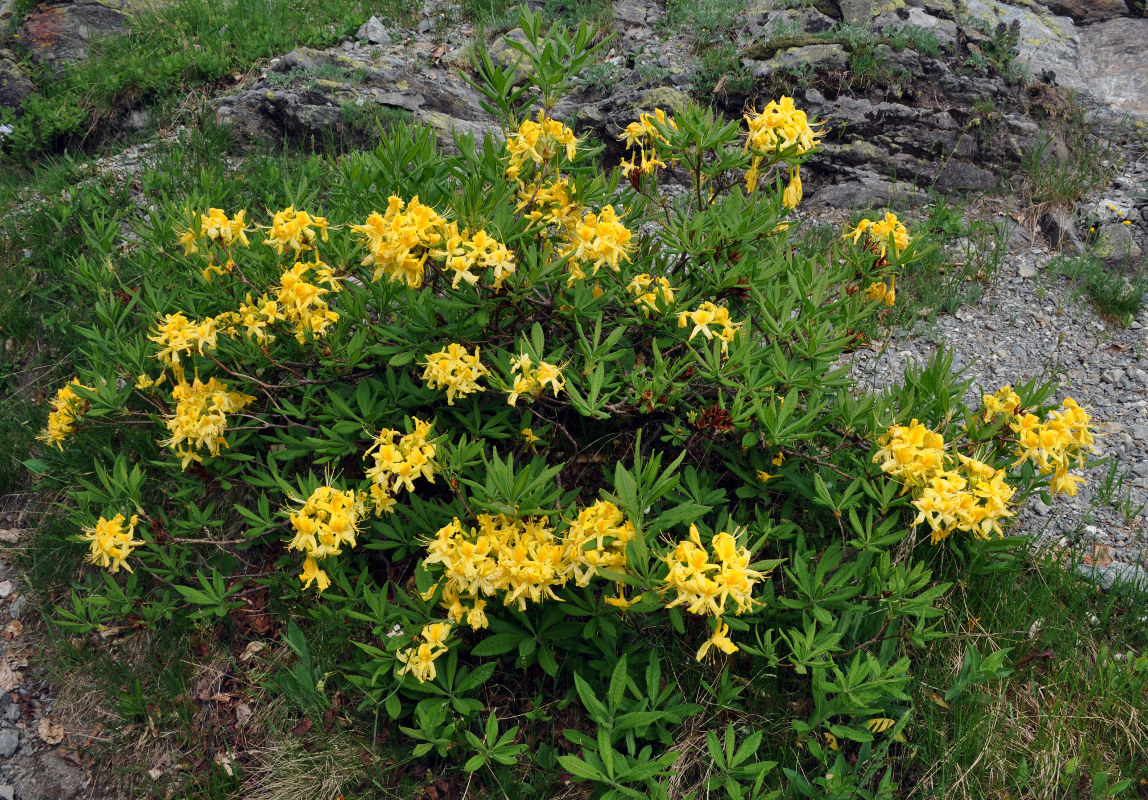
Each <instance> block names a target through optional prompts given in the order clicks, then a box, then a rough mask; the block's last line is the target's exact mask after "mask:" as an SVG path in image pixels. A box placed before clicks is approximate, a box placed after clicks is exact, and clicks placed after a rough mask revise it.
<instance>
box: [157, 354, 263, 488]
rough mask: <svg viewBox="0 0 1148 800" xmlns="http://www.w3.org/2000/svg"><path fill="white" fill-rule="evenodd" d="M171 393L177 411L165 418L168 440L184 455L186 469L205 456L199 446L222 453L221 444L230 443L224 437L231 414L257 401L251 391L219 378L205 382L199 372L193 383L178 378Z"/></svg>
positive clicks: (167, 442)
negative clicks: (237, 389)
mask: <svg viewBox="0 0 1148 800" xmlns="http://www.w3.org/2000/svg"><path fill="white" fill-rule="evenodd" d="M171 396H172V399H174V400H175V401H176V406H175V413H174V414H172V415H170V416H168V417H167V419H166V420H165V422H166V424H167V428H168V430H169V431H170V432H171V438H169V439H168V440H166V441H165V442H164V444H165V445H166V446H167V447H170V448H171V449H172V450H174V451H175V452H176V453H177V454H178V455H179V456H180V457H181V458H182V459H183V468H184V469H187V465H188V464H190V463H191V462H192V461H202V460H203V457H202V456H201V455H200V454H199V453H198V452H196V451H198V450H208V451H209V452H210V453H211V454H212V455H213V456H217V455H219V448H220V447H221V446H223V447H226V446H227V440H226V439H224V438H223V434H224V433H225V432H226V431H227V415H228V414H233V413H235V412H237V411H241V410H243V409H244V408H245V407H246V406H247V405H248V404H250V403H252V402H254V401H255V398H254V397H252V396H251V395H249V394H243V393H242V392H233V391H230V390H229V389H228V387H227V384H225V383H223V382H222V381H219V380H216V379H215V378H211V379H210V380H209V381H208V382H207V383H203V382H201V381H200V380H199V376H198V375H197V376H196V377H195V380H194V381H193V382H192V383H187V382H186V381H184V380H180V381H179V382H177V383H176V385H175V386H174V387H172V390H171Z"/></svg>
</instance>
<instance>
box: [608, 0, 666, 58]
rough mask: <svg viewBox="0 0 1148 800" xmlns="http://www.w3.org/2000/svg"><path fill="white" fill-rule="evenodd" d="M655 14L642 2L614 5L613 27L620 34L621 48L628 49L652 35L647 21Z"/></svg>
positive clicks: (634, 1)
mask: <svg viewBox="0 0 1148 800" xmlns="http://www.w3.org/2000/svg"><path fill="white" fill-rule="evenodd" d="M656 13H657V12H656V11H655V10H654V9H653V7H652V5H651V4H647V3H645V2H643V1H642V0H622V1H621V2H618V3H614V26H615V27H616V28H617V29H618V31H619V32H620V33H621V34H622V47H623V48H626V49H629V48H632V47H633V46H634V45H635V44H637V43H638V42H640V41H644V40H646V39H649V38H650V36H652V35H653V31H651V30H650V27H649V25H648V24H647V20H648V19H650V18H651V17H652V16H653V15H654V14H656Z"/></svg>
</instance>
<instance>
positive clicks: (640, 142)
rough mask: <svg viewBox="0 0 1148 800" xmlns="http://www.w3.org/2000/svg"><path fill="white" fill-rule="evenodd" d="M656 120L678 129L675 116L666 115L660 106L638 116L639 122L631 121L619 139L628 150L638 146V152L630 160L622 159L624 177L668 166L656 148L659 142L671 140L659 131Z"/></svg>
mask: <svg viewBox="0 0 1148 800" xmlns="http://www.w3.org/2000/svg"><path fill="white" fill-rule="evenodd" d="M655 120H656V121H657V123H658V124H660V125H662V126H663V127H666V126H669V127H671V128H673V129H674V130H677V129H678V124H677V123H676V122H674V118H673V117H668V116H666V112H665V111H663V110H662V109H660V108H655V109H654V113H653V114H652V115H651V114H642V115H641V116H640V117H638V121H637V122H631V123H630V124H629V125H627V126H626V130H625V131H623V132H622V135H621V136H619V137H618V139H619V140H620V141H624V142H625V143H626V149H627V150H632V149H634V148H635V147H636V148H638V153H637V155H636V156H630V160H629V161H626V160H625V159H623V160H622V175H623V177H626V178H629V177H630V176H631V175H633V174H634V172H635V171H636V172H639V173H641V174H642V175H650V174H653V172H654V170H656V169H657V168H658V167H664V166H666V163H665V162H664V161H662V160H661V159H659V158H658V154H657V149H656V148H657V146H658V144H659V143H661V144H669V142H668V141H667V140H666V137H665V136H663V135H662V134H661V133H660V132H659V131H658V127H657V124H655Z"/></svg>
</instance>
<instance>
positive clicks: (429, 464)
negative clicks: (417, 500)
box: [363, 417, 438, 514]
mask: <svg viewBox="0 0 1148 800" xmlns="http://www.w3.org/2000/svg"><path fill="white" fill-rule="evenodd" d="M413 419H414V424H415V430H414V432H413V433H408V434H405V435H403V436H401V437H400V436H399V432H398V431H394V430H391V429H390V428H383V429H382V430H381V431H379V435H378V436H377V437H375V443H374V444H373V445H371V448H370V449H369V450H367V452H366V453H365V454H364V455H363V459H364V460H366V459H367V458H368V457H373V458H374V462H375V464H374V466H373V467H371V468H370V469H368V470H367V472H366V476H367V479H368V480H370V481H371V497H372V500H373V501H374V504H375V512H376V514H381V513H383V512H384V511H390V510H391V508H392V507H393V505H394V500H393V496H394V495H396V494H398V493H399V492H400V491H402V490H403V489H406V490H407V491H408V492H413V491H414V481H415V479H416V478H419V477H422V478H425V479H426V481H427V482H428V483H434V474H435V471H436V470H437V469H438V464H437V463H436V462H435V454H436V451H437V448H436V446H435V445H434V444H433V443H432V442H429V441H427V436H428V434H430V432H431V428H432V427H433V425H434V422H433V421H431V422H424V421H423V420H420V419H419V418H418V417H414V418H413ZM396 439H397V440H398V441H397V442H396Z"/></svg>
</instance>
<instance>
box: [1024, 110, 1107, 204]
mask: <svg viewBox="0 0 1148 800" xmlns="http://www.w3.org/2000/svg"><path fill="white" fill-rule="evenodd" d="M1084 127H1085V126H1084V125H1083V120H1082V119H1079V118H1075V119H1072V120H1069V121H1068V122H1067V123H1066V124H1065V133H1066V134H1067V135H1066V137H1065V139H1066V142H1067V146H1068V152H1067V154H1065V155H1059V154H1056V153H1055V152H1052V151H1051V150H1050V149H1049V148H1050V147H1051V146H1052V143H1053V138H1052V137H1051V136H1049V135H1047V134H1046V135H1044V136H1042V137H1041V138H1040V140H1039V141H1038V142H1037V144H1036V145H1035V146H1034V147H1033V148H1032V149H1031V150H1029V151H1028V152H1026V153H1025V154H1024V157H1023V158H1022V160H1021V172H1022V174H1023V175H1024V177H1025V185H1026V187H1027V194H1028V196H1029V198H1030V203H1032V204H1033V205H1036V206H1039V205H1050V206H1056V207H1060V208H1072V207H1073V206H1075V205H1076V203H1077V202H1078V201H1079V200H1081V199H1083V198H1085V197H1088V196H1089V195H1091V194H1092V193H1093V192H1096V191H1097V190H1099V189H1101V188H1103V187H1104V186H1107V185H1108V183H1109V181H1111V179H1112V175H1113V169H1114V168H1113V167H1112V166H1111V165H1110V164H1109V163H1106V162H1107V160H1108V156H1109V154H1110V151H1111V146H1112V143H1111V140H1107V141H1101V140H1098V139H1096V138H1095V137H1093V136H1091V135H1090V134H1089V133H1088V131H1087V130H1082V129H1083V128H1084Z"/></svg>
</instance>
